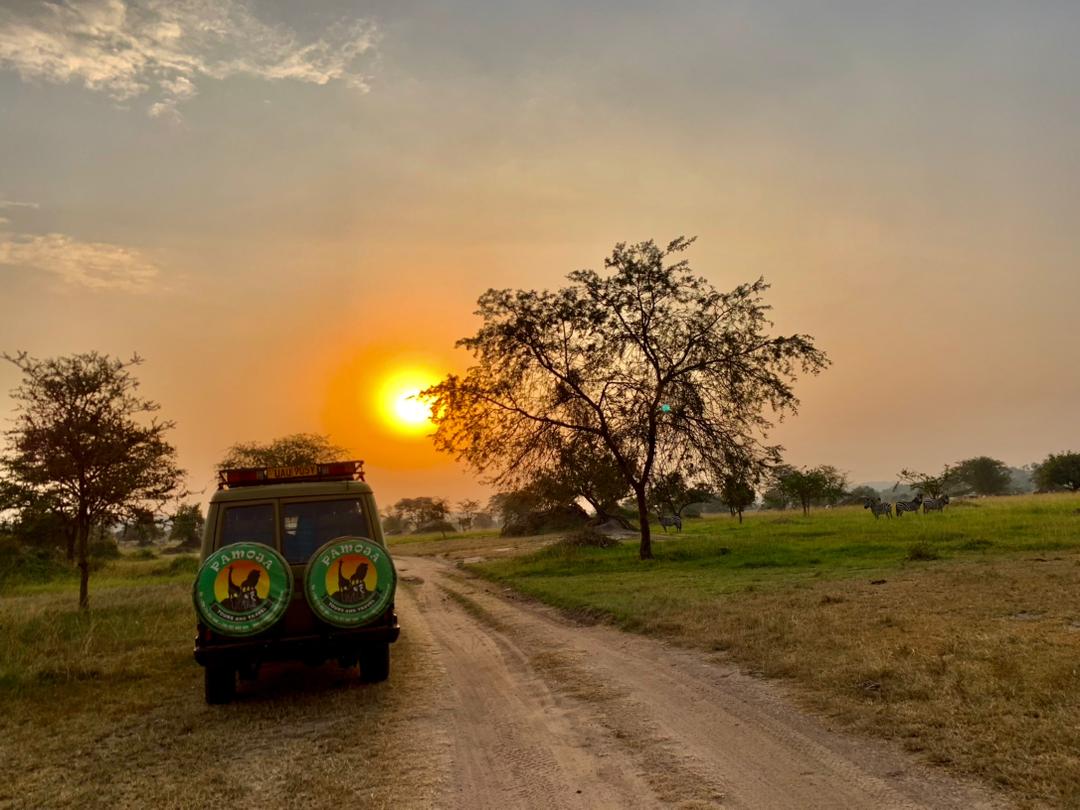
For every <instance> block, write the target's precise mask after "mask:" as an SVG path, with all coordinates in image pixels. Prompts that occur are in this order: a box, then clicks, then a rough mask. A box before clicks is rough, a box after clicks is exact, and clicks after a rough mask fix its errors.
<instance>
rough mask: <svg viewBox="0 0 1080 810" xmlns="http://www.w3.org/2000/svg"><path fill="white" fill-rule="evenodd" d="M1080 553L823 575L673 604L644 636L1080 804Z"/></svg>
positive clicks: (1052, 799) (953, 761)
mask: <svg viewBox="0 0 1080 810" xmlns="http://www.w3.org/2000/svg"><path fill="white" fill-rule="evenodd" d="M1077 594H1080V557H1077V556H1075V555H1070V556H1068V557H1065V558H1062V559H1056V560H1049V561H1047V562H1031V561H1027V560H1023V561H1008V562H1006V561H1001V562H995V563H986V564H956V565H953V566H949V567H947V568H941V569H928V570H924V571H920V572H905V573H902V574H898V575H895V576H891V577H889V579H888V580H887V582H885V583H884V584H881V585H870V584H869V583H865V582H859V583H855V582H846V583H843V584H842V585H838V584H837V583H835V582H818V583H815V584H812V585H801V586H799V587H793V588H786V589H779V590H770V591H766V592H752V593H748V594H745V595H743V596H741V597H740V598H738V599H733V600H723V601H718V602H716V603H713V604H711V605H699V606H697V607H695V608H693V609H690V610H686V611H682V612H679V611H677V612H673V613H665V614H664V616H663V617H662V618H661V617H659V616H658V617H655V619H653V620H649V621H646V622H645V625H644V628H643V629H644V630H645V631H646V632H659V633H664V634H671V633H675V634H676V635H677V637H678V638H679V639H680V640H681V641H683V642H684V643H688V644H692V645H695V646H701V647H705V648H709V649H713V650H720V651H724V652H726V653H727V654H729V655H730V656H732V657H733V658H735V659H736V660H738V661H740V662H742V663H743V664H744V665H746V666H747V667H748V668H750V669H751V670H752V671H755V672H758V673H760V674H762V675H765V676H768V677H783V678H790V679H793V680H794V681H796V682H797V683H798V684H799V685H800V686H801V687H802V690H801V694H802V695H803V696H804V697H805V698H806V699H807V700H808V701H809V702H810V703H811V704H813V706H814V707H815V708H817V709H818V710H820V711H822V712H824V713H826V714H828V715H830V716H832V717H834V718H836V719H838V720H840V721H841V722H843V723H844V724H845V725H847V726H849V727H854V728H857V729H859V730H861V731H864V732H867V733H871V734H875V735H879V736H884V737H888V738H892V739H896V740H899V741H901V742H902V744H903V745H904V747H906V748H907V749H908V750H910V751H915V752H920V753H922V754H923V755H924V756H925V757H926V758H927V759H928V760H929V761H931V762H934V763H937V764H942V765H947V766H950V767H952V768H953V769H955V770H956V771H959V772H963V773H968V774H974V775H977V776H979V777H982V778H984V779H986V780H987V781H990V782H991V783H993V784H995V785H997V786H999V787H1002V788H1005V789H1008V790H1010V791H1012V792H1014V795H1016V796H1017V797H1018V798H1019V800H1020V801H1021V803H1031V804H1037V803H1040V802H1048V803H1050V804H1052V805H1054V806H1058V807H1077V806H1080V723H1077V717H1080V603H1078V598H1077Z"/></svg>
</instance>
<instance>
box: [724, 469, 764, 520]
mask: <svg viewBox="0 0 1080 810" xmlns="http://www.w3.org/2000/svg"><path fill="white" fill-rule="evenodd" d="M756 498H757V493H756V492H755V491H754V485H753V484H751V483H750V481H749V480H747V478H746V476H745V475H740V474H739V473H728V474H727V475H725V476H724V477H723V479H721V481H720V500H721V501H723V502H724V505H725V506H727V508H728V511H729V512H731V516H732V517H735V516H738V518H739V523H742V516H743V512H744V511H745V510H746V509H748V508H749V507H751V506H753V504H754V500H755V499H756Z"/></svg>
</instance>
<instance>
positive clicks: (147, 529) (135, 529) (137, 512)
mask: <svg viewBox="0 0 1080 810" xmlns="http://www.w3.org/2000/svg"><path fill="white" fill-rule="evenodd" d="M162 534H164V532H163V531H162V529H161V526H160V525H158V521H157V517H156V516H155V515H154V513H153V511H151V510H150V509H146V508H145V507H142V506H138V507H135V508H134V509H132V510H131V514H130V516H129V517H128V519H127V522H126V523H125V524H124V528H123V529H122V530H121V532H120V539H121V540H123V541H124V542H125V543H136V544H137V545H139V546H149V545H150V544H152V543H153V542H155V541H156V540H158V539H160V538H161V535H162Z"/></svg>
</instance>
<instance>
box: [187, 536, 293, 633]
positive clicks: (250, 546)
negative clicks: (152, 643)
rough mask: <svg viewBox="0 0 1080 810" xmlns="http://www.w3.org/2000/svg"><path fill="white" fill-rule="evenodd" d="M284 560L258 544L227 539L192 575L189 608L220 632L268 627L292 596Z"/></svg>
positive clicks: (274, 622) (258, 629)
mask: <svg viewBox="0 0 1080 810" xmlns="http://www.w3.org/2000/svg"><path fill="white" fill-rule="evenodd" d="M292 590H293V576H292V571H291V570H290V569H289V564H288V563H287V562H286V561H285V558H284V557H282V556H281V554H279V553H278V552H277V551H276V550H275V549H273V548H270V546H265V545H263V544H262V543H233V544H232V545H228V546H225V547H224V548H220V549H218V550H217V551H215V552H214V553H213V554H211V555H210V556H209V557H207V558H206V561H205V562H204V563H203V564H202V567H201V568H199V573H198V575H197V576H196V577H195V594H194V596H195V611H196V612H197V613H198V614H199V617H200V618H201V619H202V620H203V622H205V623H206V625H207V627H209V628H210V629H212V630H215V631H217V632H218V633H221V634H222V635H226V636H250V635H254V634H255V633H261V632H262V631H263V630H266V629H268V628H270V627H272V626H273V625H274V624H276V623H277V621H278V620H279V619H280V618H281V617H282V616H284V615H285V611H286V610H287V609H288V607H289V600H290V599H291V598H292Z"/></svg>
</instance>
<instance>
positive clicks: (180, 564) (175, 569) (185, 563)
mask: <svg viewBox="0 0 1080 810" xmlns="http://www.w3.org/2000/svg"><path fill="white" fill-rule="evenodd" d="M198 570H199V560H198V559H197V558H195V557H189V556H183V557H173V558H172V559H171V560H169V562H168V563H167V564H165V565H158V566H155V567H154V568H153V569H152V570H151V571H150V575H151V576H155V577H171V576H175V575H177V574H191V575H192V576H194V575H195V573H196V572H197V571H198Z"/></svg>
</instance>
